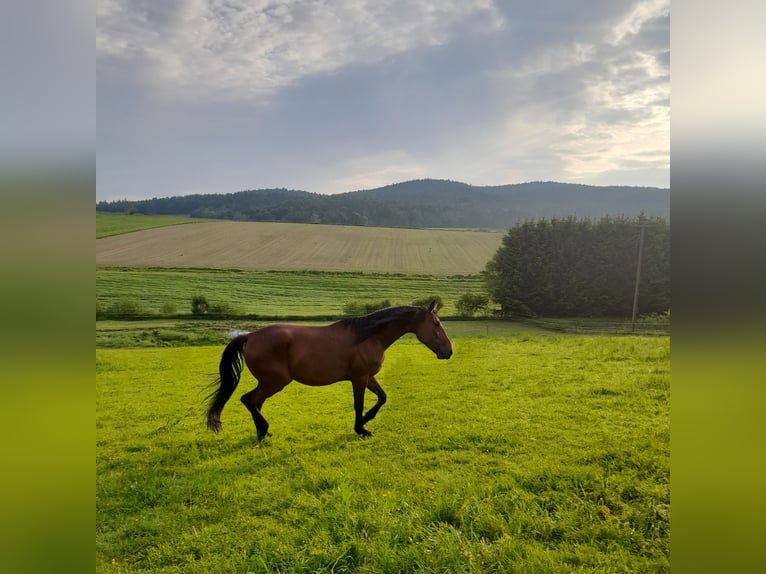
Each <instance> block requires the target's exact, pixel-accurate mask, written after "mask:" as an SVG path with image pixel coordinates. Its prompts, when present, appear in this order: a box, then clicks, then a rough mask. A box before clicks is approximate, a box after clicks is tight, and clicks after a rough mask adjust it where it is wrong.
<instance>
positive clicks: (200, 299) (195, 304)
mask: <svg viewBox="0 0 766 574" xmlns="http://www.w3.org/2000/svg"><path fill="white" fill-rule="evenodd" d="M209 309H210V305H209V304H208V302H207V298H206V297H205V296H204V295H195V296H194V297H192V301H191V312H192V314H193V315H204V314H205V313H207V312H208V310H209Z"/></svg>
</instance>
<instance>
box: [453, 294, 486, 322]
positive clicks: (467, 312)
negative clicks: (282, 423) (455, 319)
mask: <svg viewBox="0 0 766 574" xmlns="http://www.w3.org/2000/svg"><path fill="white" fill-rule="evenodd" d="M488 305H489V296H487V295H483V294H480V293H465V294H464V295H461V296H460V299H458V300H457V303H456V304H455V307H456V308H457V313H458V315H462V316H463V317H473V316H474V315H475V314H476V313H478V312H479V311H485V312H486V310H487V306H488Z"/></svg>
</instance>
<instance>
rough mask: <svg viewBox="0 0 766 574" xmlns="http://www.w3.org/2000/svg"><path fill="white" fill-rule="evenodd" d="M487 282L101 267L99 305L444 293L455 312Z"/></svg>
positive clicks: (309, 312)
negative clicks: (464, 298)
mask: <svg viewBox="0 0 766 574" xmlns="http://www.w3.org/2000/svg"><path fill="white" fill-rule="evenodd" d="M483 287H484V284H483V282H482V280H481V278H480V277H479V276H477V275H458V276H455V277H438V276H434V275H402V274H393V273H390V274H387V273H340V272H321V271H306V272H300V271H237V270H213V269H160V268H151V269H139V268H97V269H96V304H97V307H99V308H101V309H106V310H109V309H111V308H112V307H113V306H114V305H115V304H118V303H119V302H121V301H134V302H137V303H139V304H140V305H141V307H142V309H144V310H145V311H146V312H148V313H159V312H161V309H162V307H163V306H165V305H168V304H172V305H175V306H176V308H177V309H178V310H179V312H180V313H191V301H192V298H193V297H195V296H198V295H204V296H205V297H206V299H207V300H208V302H209V303H210V304H211V305H220V304H227V305H230V306H232V307H233V308H236V309H237V310H238V311H239V312H240V313H242V314H247V315H261V316H266V317H286V316H287V317H291V316H292V317H317V316H340V315H342V314H343V312H344V306H345V305H346V304H348V303H352V302H369V301H380V300H382V299H388V300H389V301H390V302H391V304H392V305H409V304H411V303H412V302H413V301H415V300H417V299H422V298H423V297H424V296H431V295H440V296H441V297H442V298H443V300H444V308H443V309H442V310H441V313H442V314H443V315H449V314H453V313H454V312H455V304H456V303H457V300H458V299H459V297H460V296H461V295H462V294H463V293H465V292H469V291H479V290H481V289H483Z"/></svg>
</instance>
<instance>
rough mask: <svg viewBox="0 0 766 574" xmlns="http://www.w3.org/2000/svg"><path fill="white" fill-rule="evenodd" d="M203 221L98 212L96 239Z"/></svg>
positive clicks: (190, 218)
mask: <svg viewBox="0 0 766 574" xmlns="http://www.w3.org/2000/svg"><path fill="white" fill-rule="evenodd" d="M202 221H206V220H204V219H195V218H192V217H183V216H181V215H139V214H134V215H117V214H114V213H99V212H96V239H99V238H100V237H111V236H113V235H122V234H123V233H132V232H133V231H143V230H144V229H154V228H155V227H167V226H169V225H180V224H184V223H200V222H202Z"/></svg>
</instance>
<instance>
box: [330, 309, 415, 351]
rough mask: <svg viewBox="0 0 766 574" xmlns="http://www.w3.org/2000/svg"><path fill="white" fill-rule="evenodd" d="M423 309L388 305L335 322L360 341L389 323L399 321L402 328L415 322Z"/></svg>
mask: <svg viewBox="0 0 766 574" xmlns="http://www.w3.org/2000/svg"><path fill="white" fill-rule="evenodd" d="M424 311H425V309H424V308H423V307H411V306H403V307H390V308H388V309H382V310H380V311H375V312H374V313H370V314H369V315H363V316H362V317H348V318H346V319H341V320H340V321H338V323H337V324H338V325H343V326H344V327H346V328H348V329H350V330H351V332H352V333H353V334H354V335H355V336H356V342H357V343H361V342H362V341H364V340H366V339H369V338H370V337H372V336H373V335H375V334H376V333H378V332H379V331H380V330H382V329H385V328H386V327H387V326H388V325H390V324H391V323H394V322H398V323H401V325H402V328H404V327H406V326H408V325H409V324H410V323H413V322H415V319H417V318H419V316H420V314H421V313H423V312H424Z"/></svg>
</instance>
